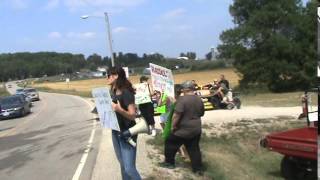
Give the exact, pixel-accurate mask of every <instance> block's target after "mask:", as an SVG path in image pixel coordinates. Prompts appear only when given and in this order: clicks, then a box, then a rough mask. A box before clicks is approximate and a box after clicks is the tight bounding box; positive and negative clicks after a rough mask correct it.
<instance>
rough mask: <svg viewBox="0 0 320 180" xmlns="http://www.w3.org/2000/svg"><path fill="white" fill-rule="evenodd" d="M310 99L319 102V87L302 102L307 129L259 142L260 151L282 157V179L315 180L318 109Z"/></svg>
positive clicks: (286, 132) (268, 137) (271, 135)
mask: <svg viewBox="0 0 320 180" xmlns="http://www.w3.org/2000/svg"><path fill="white" fill-rule="evenodd" d="M312 96H313V97H312ZM311 98H312V100H314V99H316V98H318V99H319V87H318V88H317V89H315V90H312V91H306V92H305V94H304V97H303V98H302V99H303V103H304V104H303V113H304V114H305V115H304V116H305V117H306V120H307V126H306V127H303V128H298V129H292V130H288V131H284V132H277V133H271V134H269V135H267V136H266V137H265V138H264V139H262V140H261V141H260V145H261V146H262V147H265V148H267V149H269V150H271V151H275V152H278V153H280V154H283V155H284V157H283V159H282V161H281V174H282V176H283V177H284V178H285V179H290V180H295V179H297V180H298V179H299V180H300V179H312V180H314V179H317V156H318V154H317V149H318V146H317V137H318V134H317V132H318V108H319V105H318V99H317V100H316V102H315V103H314V104H313V105H314V106H312V104H311ZM300 116H301V115H300Z"/></svg>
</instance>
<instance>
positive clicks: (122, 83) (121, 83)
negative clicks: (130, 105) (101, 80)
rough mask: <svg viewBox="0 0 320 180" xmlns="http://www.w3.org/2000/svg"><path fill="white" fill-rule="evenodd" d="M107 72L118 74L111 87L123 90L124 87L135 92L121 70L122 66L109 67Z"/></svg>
mask: <svg viewBox="0 0 320 180" xmlns="http://www.w3.org/2000/svg"><path fill="white" fill-rule="evenodd" d="M108 74H109V75H110V74H115V75H118V79H117V80H116V82H115V84H114V85H112V89H113V88H116V89H119V90H120V91H123V90H124V89H127V90H129V91H130V92H132V93H134V94H135V90H134V88H133V86H132V84H131V82H130V81H129V80H128V79H127V77H126V73H125V71H124V70H123V68H122V67H120V66H116V67H111V68H110V69H109V72H108Z"/></svg>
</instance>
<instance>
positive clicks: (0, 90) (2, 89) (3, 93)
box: [0, 83, 10, 97]
mask: <svg viewBox="0 0 320 180" xmlns="http://www.w3.org/2000/svg"><path fill="white" fill-rule="evenodd" d="M9 95H10V94H9V92H8V91H7V89H6V88H5V84H2V83H0V97H3V96H9Z"/></svg>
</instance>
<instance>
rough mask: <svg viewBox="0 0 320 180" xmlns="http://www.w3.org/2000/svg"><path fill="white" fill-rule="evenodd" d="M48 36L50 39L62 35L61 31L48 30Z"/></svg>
mask: <svg viewBox="0 0 320 180" xmlns="http://www.w3.org/2000/svg"><path fill="white" fill-rule="evenodd" d="M48 37H49V38H51V39H59V38H61V37H62V35H61V33H59V32H56V31H54V32H50V33H49V35H48Z"/></svg>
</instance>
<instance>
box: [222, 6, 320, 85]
mask: <svg viewBox="0 0 320 180" xmlns="http://www.w3.org/2000/svg"><path fill="white" fill-rule="evenodd" d="M316 5H317V1H316V0H311V1H309V2H307V4H306V6H303V5H302V2H301V0H286V1H279V0H234V2H233V4H232V5H231V6H230V9H229V10H230V14H231V15H232V16H233V22H234V23H235V24H236V26H235V28H232V29H228V30H226V31H224V32H222V34H221V35H220V39H221V41H222V44H221V45H219V46H218V52H219V57H220V58H224V59H233V60H234V66H235V67H236V69H237V70H238V71H239V73H241V74H242V79H241V81H240V86H241V87H249V86H267V87H268V88H269V89H270V90H272V91H290V90H296V89H306V88H309V87H310V86H312V85H314V84H315V79H316V78H315V77H316V74H315V72H316V70H315V68H314V67H316V37H317V36H316V31H315V30H316V18H315V17H316V7H317V6H316Z"/></svg>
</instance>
